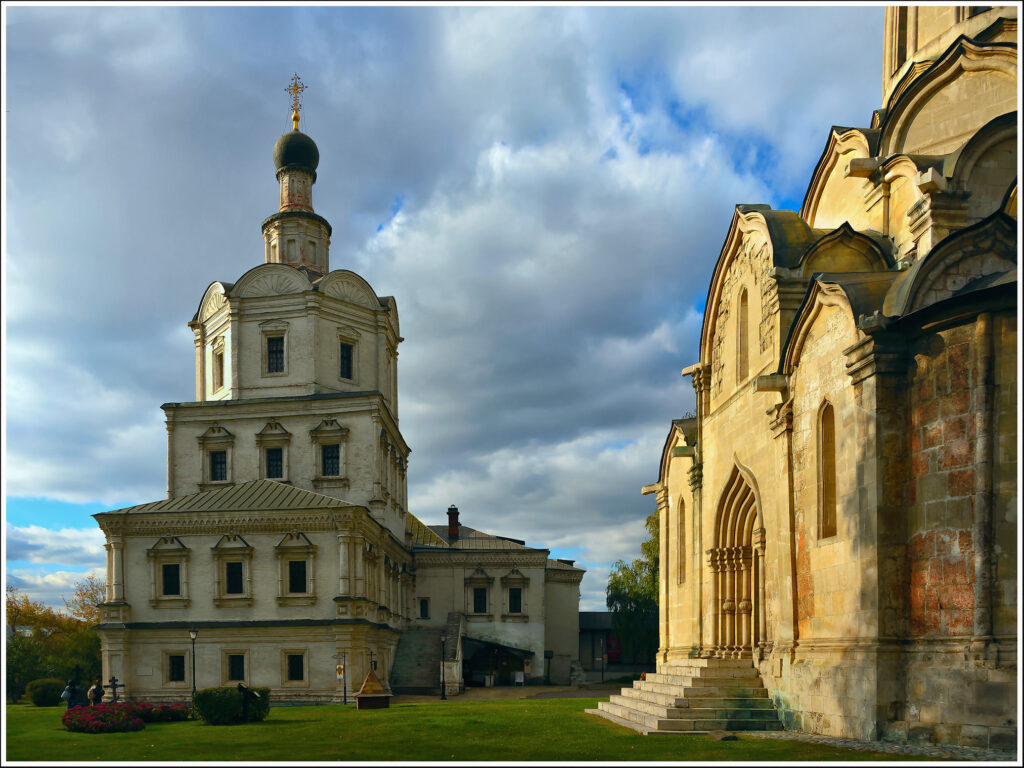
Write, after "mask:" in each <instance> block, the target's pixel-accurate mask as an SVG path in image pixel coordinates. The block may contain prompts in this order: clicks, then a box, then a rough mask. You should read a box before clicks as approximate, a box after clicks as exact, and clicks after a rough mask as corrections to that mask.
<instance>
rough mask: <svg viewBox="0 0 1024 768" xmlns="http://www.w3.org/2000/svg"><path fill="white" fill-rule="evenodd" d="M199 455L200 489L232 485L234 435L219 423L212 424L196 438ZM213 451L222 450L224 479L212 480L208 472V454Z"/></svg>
mask: <svg viewBox="0 0 1024 768" xmlns="http://www.w3.org/2000/svg"><path fill="white" fill-rule="evenodd" d="M198 440H199V456H200V461H201V463H202V473H201V474H200V477H201V478H202V480H201V481H200V483H199V490H200V491H212V490H214V489H216V488H223V487H224V486H226V485H234V484H235V483H234V472H232V460H233V459H234V452H235V450H234V448H235V436H234V435H233V434H231V433H230V432H228V431H227V430H226V429H225V428H224V427H222V426H221V425H220V424H213V425H212V426H210V428H209V429H207V430H206V431H205V432H203V434H201V435H200V436H199V438H198ZM214 451H224V452H225V453H226V454H227V455H226V459H227V473H226V475H227V477H226V479H225V480H212V479H211V473H210V454H211V453H213V452H214Z"/></svg>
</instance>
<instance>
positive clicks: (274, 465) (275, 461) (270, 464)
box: [267, 448, 284, 478]
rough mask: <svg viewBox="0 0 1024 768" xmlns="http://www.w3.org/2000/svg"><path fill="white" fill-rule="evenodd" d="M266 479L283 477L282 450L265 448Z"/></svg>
mask: <svg viewBox="0 0 1024 768" xmlns="http://www.w3.org/2000/svg"><path fill="white" fill-rule="evenodd" d="M267 477H271V478H279V477H284V449H283V448H267Z"/></svg>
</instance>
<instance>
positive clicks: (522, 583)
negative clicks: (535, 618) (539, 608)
mask: <svg viewBox="0 0 1024 768" xmlns="http://www.w3.org/2000/svg"><path fill="white" fill-rule="evenodd" d="M529 586H530V579H529V578H528V577H527V576H524V575H523V574H522V572H521V571H520V570H519V569H518V568H516V567H515V566H513V567H512V570H511V571H509V572H508V573H506V574H505V575H504V576H502V577H501V594H502V600H503V601H504V602H503V605H502V608H503V611H502V614H501V620H502V621H529V618H530V617H529V612H530V611H529V606H528V605H527V599H526V595H527V594H528V593H529V589H528V588H529ZM513 588H518V589H520V590H521V593H520V594H521V595H522V598H521V600H522V605H521V610H520V611H519V613H512V604H511V596H510V594H509V590H510V589H513Z"/></svg>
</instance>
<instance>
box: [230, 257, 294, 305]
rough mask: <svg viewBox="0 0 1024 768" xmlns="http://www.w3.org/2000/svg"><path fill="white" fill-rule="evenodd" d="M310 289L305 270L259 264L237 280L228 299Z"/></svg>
mask: <svg viewBox="0 0 1024 768" xmlns="http://www.w3.org/2000/svg"><path fill="white" fill-rule="evenodd" d="M312 287H313V286H312V283H311V281H310V273H309V272H308V271H307V270H300V269H296V268H295V267H292V266H289V265H288V264H260V265H259V266H257V267H253V268H252V269H250V270H249V271H248V272H246V273H245V274H244V275H242V276H241V277H240V278H239V279H238V282H237V283H235V286H234V288H233V289H232V291H231V293H230V297H231V298H235V297H238V298H255V297H257V296H281V295H286V294H290V293H303V292H304V291H308V290H310V289H311V288H312Z"/></svg>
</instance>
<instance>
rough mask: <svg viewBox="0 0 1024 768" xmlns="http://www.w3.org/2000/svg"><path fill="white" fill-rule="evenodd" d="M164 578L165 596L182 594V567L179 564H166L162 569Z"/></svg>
mask: <svg viewBox="0 0 1024 768" xmlns="http://www.w3.org/2000/svg"><path fill="white" fill-rule="evenodd" d="M160 570H161V572H162V573H161V575H162V576H163V582H164V583H163V594H165V595H180V594H181V566H180V565H179V564H178V563H164V564H163V565H162V566H161V567H160Z"/></svg>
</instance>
